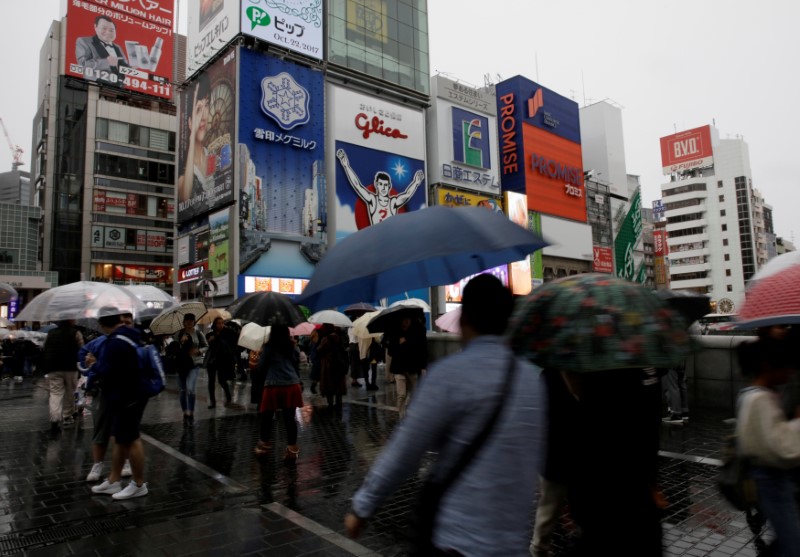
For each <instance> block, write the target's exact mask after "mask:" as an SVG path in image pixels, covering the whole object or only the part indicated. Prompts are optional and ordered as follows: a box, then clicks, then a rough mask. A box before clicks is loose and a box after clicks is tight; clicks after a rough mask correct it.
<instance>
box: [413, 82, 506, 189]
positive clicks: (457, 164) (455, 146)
mask: <svg viewBox="0 0 800 557" xmlns="http://www.w3.org/2000/svg"><path fill="white" fill-rule="evenodd" d="M431 89H432V94H431V96H432V97H433V98H434V105H433V107H432V108H431V109H430V113H429V118H428V127H429V134H428V136H429V137H431V138H435V139H434V140H432V141H431V142H430V143H429V144H428V180H429V182H430V183H432V184H437V183H441V184H449V185H453V186H457V187H459V188H463V189H465V190H471V191H480V192H483V193H489V194H493V195H498V196H499V195H500V175H499V171H498V169H499V165H498V160H499V159H498V157H497V118H496V117H495V111H496V102H495V97H494V91H489V90H487V89H476V88H474V87H470V86H468V85H463V84H461V83H457V82H455V81H452V80H450V79H447V78H445V77H443V76H440V75H437V76H434V77H433V78H431Z"/></svg>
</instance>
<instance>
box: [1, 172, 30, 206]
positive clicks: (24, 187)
mask: <svg viewBox="0 0 800 557" xmlns="http://www.w3.org/2000/svg"><path fill="white" fill-rule="evenodd" d="M30 202H31V173H30V172H25V171H24V170H19V169H18V168H14V169H13V170H11V171H9V172H3V173H0V203H16V204H17V205H28V204H30Z"/></svg>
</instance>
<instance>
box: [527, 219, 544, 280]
mask: <svg viewBox="0 0 800 557" xmlns="http://www.w3.org/2000/svg"><path fill="white" fill-rule="evenodd" d="M528 230H530V231H531V232H533V233H535V234H538V235H539V236H541V235H542V215H541V214H539V213H534V212H533V211H528ZM543 255H544V254H543V253H542V250H540V249H537V250H536V251H535V252H533V253H532V254H531V255H530V257H529V259H530V260H531V285H532V286H533V288H536V287H537V286H541V285H543V284H544V258H543Z"/></svg>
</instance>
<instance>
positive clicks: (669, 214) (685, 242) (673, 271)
mask: <svg viewBox="0 0 800 557" xmlns="http://www.w3.org/2000/svg"><path fill="white" fill-rule="evenodd" d="M661 152H662V166H663V170H664V173H665V174H666V175H668V176H669V182H666V183H664V184H662V185H661V196H662V204H663V206H664V215H665V218H666V222H667V225H666V230H667V234H668V246H669V274H670V285H671V288H672V289H674V290H694V291H696V292H700V293H703V294H708V295H709V296H710V297H711V302H712V304H713V305H715V306H716V308H717V311H718V312H720V313H735V312H736V308H737V306H738V305H739V304H741V302H742V301H743V300H744V292H745V286H746V284H747V281H748V280H749V279H750V277H751V276H753V274H754V273H755V272H756V270H757V269H758V265H759V249H761V252H762V255H766V253H767V250H766V245H763V246H762V247H761V248H759V236H758V234H759V227H758V226H757V218H756V214H757V212H758V214H759V217H758V221H759V222H762V223H763V221H764V217H763V207H764V204H763V200H761V199H760V198H759V200H758V201H756V197H755V195H754V190H753V185H752V174H751V170H750V156H749V151H748V146H747V144H746V143H745V142H744V140H743V139H740V138H736V139H720V138H719V132H718V131H717V129H716V128H714V127H712V126H703V127H700V128H695V129H692V130H687V131H685V132H680V133H677V134H674V135H671V136H667V137H663V138H661ZM756 205H758V208H756ZM770 220H771V219H770ZM770 226H771V225H770ZM762 227H763V232H762V235H763V238H764V243H766V227H765V226H764V225H763V224H762Z"/></svg>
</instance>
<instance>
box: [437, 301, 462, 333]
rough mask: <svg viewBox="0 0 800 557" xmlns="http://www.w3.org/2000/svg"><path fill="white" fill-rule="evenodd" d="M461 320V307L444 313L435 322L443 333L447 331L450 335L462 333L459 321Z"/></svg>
mask: <svg viewBox="0 0 800 557" xmlns="http://www.w3.org/2000/svg"><path fill="white" fill-rule="evenodd" d="M460 320H461V306H458V307H457V308H456V309H453V310H450V311H448V312H447V313H443V314H442V315H440V316H439V318H438V319H437V320H436V321H434V323H436V325H437V326H438V327H439V328H440V329H441V330H443V331H447V332H448V333H460V332H461V325H460V324H459V321H460Z"/></svg>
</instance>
